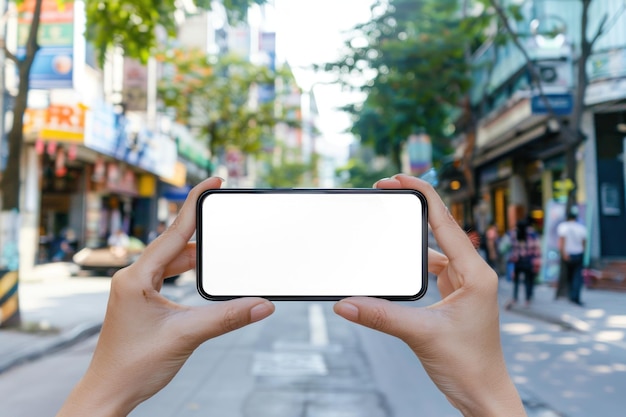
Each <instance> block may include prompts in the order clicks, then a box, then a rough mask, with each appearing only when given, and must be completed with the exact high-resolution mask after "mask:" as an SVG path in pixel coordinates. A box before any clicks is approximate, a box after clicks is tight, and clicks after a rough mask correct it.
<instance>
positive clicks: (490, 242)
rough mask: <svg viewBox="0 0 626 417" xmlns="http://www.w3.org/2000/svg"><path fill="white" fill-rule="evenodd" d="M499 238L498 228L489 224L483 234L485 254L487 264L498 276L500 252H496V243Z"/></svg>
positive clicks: (499, 271)
mask: <svg viewBox="0 0 626 417" xmlns="http://www.w3.org/2000/svg"><path fill="white" fill-rule="evenodd" d="M499 240H500V236H499V233H498V226H496V225H495V224H491V225H490V226H489V227H488V228H487V231H486V232H485V253H486V256H487V263H488V264H489V266H490V267H492V268H493V269H494V270H495V271H496V272H497V273H498V276H499V275H500V273H501V272H502V271H501V268H500V252H499V251H498V242H499Z"/></svg>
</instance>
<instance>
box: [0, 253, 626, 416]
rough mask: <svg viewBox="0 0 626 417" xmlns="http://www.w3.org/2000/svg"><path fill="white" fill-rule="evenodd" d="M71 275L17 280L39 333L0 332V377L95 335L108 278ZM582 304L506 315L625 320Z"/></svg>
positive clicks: (545, 292)
mask: <svg viewBox="0 0 626 417" xmlns="http://www.w3.org/2000/svg"><path fill="white" fill-rule="evenodd" d="M71 272H72V265H70V264H49V265H46V266H42V267H39V268H38V269H37V270H36V271H35V273H34V274H32V275H30V276H23V277H21V282H20V306H21V309H20V310H21V312H22V320H23V322H24V323H25V324H26V325H30V326H32V327H34V328H36V329H37V330H39V331H38V332H29V331H24V330H21V331H17V330H8V329H0V373H2V372H3V371H6V370H7V369H9V368H12V367H14V366H17V365H19V364H21V363H24V362H26V361H30V360H34V359H37V358H40V357H42V356H44V355H46V354H49V353H51V352H55V351H58V350H59V349H63V348H66V347H68V346H71V345H72V344H74V343H76V342H78V341H80V340H82V339H84V338H86V337H89V336H91V335H93V334H96V333H98V331H99V330H100V326H101V321H102V317H103V315H104V312H105V309H106V293H107V292H108V289H109V285H110V279H109V278H106V277H82V278H81V277H73V276H71ZM193 280H194V276H193V273H190V274H188V275H185V276H183V277H181V282H182V283H183V285H166V286H164V288H163V293H164V294H165V295H166V296H167V297H169V298H171V299H175V300H176V299H182V298H184V297H186V296H189V295H191V294H193V293H194V292H195V285H193ZM185 282H187V283H188V284H187V285H185V284H184V283H185ZM433 285H434V283H433ZM520 290H521V288H520ZM511 293H512V286H511V283H509V282H507V281H506V280H505V279H501V280H500V305H501V306H502V308H503V309H504V308H505V305H506V303H507V301H508V300H509V299H510V295H511ZM521 293H522V292H521V291H520V294H521ZM583 301H584V303H585V305H584V306H583V307H580V306H577V305H575V304H572V303H570V302H568V301H567V300H563V299H559V300H555V299H554V288H552V287H550V286H548V285H538V286H537V287H536V290H535V300H534V302H533V303H532V304H531V305H530V306H528V307H525V306H524V303H523V302H522V303H519V304H518V305H516V306H515V307H513V308H512V309H511V310H510V312H511V313H513V314H519V315H523V316H526V317H531V318H533V319H536V320H541V321H545V322H550V323H555V324H558V325H560V326H562V327H563V328H565V329H568V330H571V331H575V332H583V333H584V332H601V331H605V330H606V331H610V330H611V327H610V326H611V323H608V322H607V320H606V318H607V317H609V316H610V317H614V318H615V317H617V318H619V319H625V320H626V302H624V301H626V293H620V292H613V291H605V290H584V291H583ZM525 402H526V405H527V407H529V406H532V404H529V401H528V399H526V401H525ZM536 411H537V412H536V413H534V414H532V413H529V415H530V414H532V415H533V416H555V415H556V414H554V413H552V414H549V413H550V412H549V410H545V409H543V408H542V406H540V405H538V407H537V410H536ZM529 412H530V409H529Z"/></svg>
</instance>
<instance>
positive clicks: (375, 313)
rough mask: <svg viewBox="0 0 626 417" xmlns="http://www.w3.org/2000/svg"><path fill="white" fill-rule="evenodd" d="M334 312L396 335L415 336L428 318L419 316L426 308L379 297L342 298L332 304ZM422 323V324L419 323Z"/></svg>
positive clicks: (400, 336)
mask: <svg viewBox="0 0 626 417" xmlns="http://www.w3.org/2000/svg"><path fill="white" fill-rule="evenodd" d="M334 310H335V313H337V314H338V315H340V316H341V317H343V318H345V319H347V320H350V321H352V322H354V323H358V324H361V325H363V326H365V327H369V328H371V329H374V330H378V331H380V332H383V333H387V334H389V335H391V336H395V337H398V338H400V339H402V340H404V341H408V340H410V339H413V338H415V336H416V335H417V334H418V333H420V329H419V328H420V327H422V328H423V327H424V326H423V323H427V322H428V320H425V318H421V316H423V315H424V314H426V313H427V310H424V309H418V308H413V307H407V306H403V305H400V304H397V303H393V302H391V301H388V300H383V299H380V298H369V297H350V298H344V299H343V300H341V301H339V302H337V304H335V306H334ZM420 323H422V325H420Z"/></svg>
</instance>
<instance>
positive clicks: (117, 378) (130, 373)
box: [58, 178, 274, 416]
mask: <svg viewBox="0 0 626 417" xmlns="http://www.w3.org/2000/svg"><path fill="white" fill-rule="evenodd" d="M221 182H222V180H221V179H220V178H210V179H208V180H206V181H204V182H202V183H200V184H199V185H197V186H196V187H195V188H194V189H193V190H191V192H190V194H189V197H188V198H187V201H186V202H185V204H184V205H183V207H182V209H181V212H180V214H179V215H178V217H177V218H176V221H175V222H174V223H173V224H172V225H171V226H170V227H169V229H167V230H166V231H165V232H164V233H163V234H162V235H161V236H159V237H158V238H157V239H156V240H155V241H154V242H153V243H152V244H150V245H149V246H148V247H147V248H146V249H145V251H144V252H143V254H142V255H141V256H140V257H139V259H138V260H137V261H136V262H135V263H133V264H132V265H130V266H129V267H127V268H124V269H122V270H120V271H119V272H118V273H116V274H115V275H114V276H113V279H112V281H111V292H110V296H109V303H108V306H107V312H106V316H105V319H104V323H103V325H102V331H101V333H100V337H99V340H98V344H97V346H96V350H95V352H94V356H93V359H92V362H91V364H90V365H89V368H88V370H87V372H86V373H85V376H84V377H83V379H82V380H81V381H80V382H79V384H78V385H77V386H76V387H75V388H74V391H72V393H71V394H70V396H69V397H68V399H67V401H66V403H65V404H64V406H63V408H62V409H61V410H60V412H59V414H58V416H87V415H88V416H105V415H106V416H110V415H127V414H128V413H129V412H130V411H131V410H132V409H133V408H135V407H136V406H137V405H138V404H139V403H141V402H142V401H144V400H146V399H148V398H149V397H151V396H152V395H154V394H155V393H157V392H158V391H159V390H161V389H162V388H163V387H164V386H165V385H167V383H168V382H169V381H170V380H171V379H172V378H173V377H174V376H175V375H176V373H177V372H178V371H179V370H180V368H181V367H182V366H183V364H184V363H185V361H186V360H187V359H188V358H189V356H190V355H191V353H192V352H193V351H194V350H195V349H196V348H197V347H198V346H199V345H200V344H202V343H203V342H205V341H206V340H208V339H211V338H214V337H216V336H220V335H222V334H224V333H227V332H230V331H232V330H235V329H238V328H240V327H243V326H245V325H248V324H250V323H254V322H256V321H259V320H261V319H264V318H265V317H267V316H269V315H270V314H272V313H273V311H274V305H273V304H272V303H270V302H269V301H267V300H264V299H262V298H240V299H236V300H231V301H226V302H220V303H214V304H208V305H204V306H201V307H188V306H184V305H180V304H177V303H175V302H173V301H170V300H168V299H167V298H165V297H163V296H162V295H161V294H160V293H159V291H160V289H161V286H162V283H163V279H164V278H166V277H168V276H172V275H177V274H180V273H182V272H185V271H188V270H190V269H192V268H194V267H195V265H196V245H195V243H190V242H189V239H190V238H191V236H192V235H193V233H194V231H195V229H196V211H195V210H196V201H197V199H198V197H199V196H200V193H202V192H203V191H205V190H207V189H211V188H219V187H220V185H221Z"/></svg>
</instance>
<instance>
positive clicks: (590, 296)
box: [498, 278, 626, 333]
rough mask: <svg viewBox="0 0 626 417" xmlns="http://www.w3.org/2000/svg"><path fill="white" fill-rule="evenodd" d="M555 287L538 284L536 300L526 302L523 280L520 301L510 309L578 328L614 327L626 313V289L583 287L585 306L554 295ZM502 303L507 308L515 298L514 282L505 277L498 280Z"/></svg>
mask: <svg viewBox="0 0 626 417" xmlns="http://www.w3.org/2000/svg"><path fill="white" fill-rule="evenodd" d="M555 292H556V289H555V288H553V287H552V286H551V285H548V284H538V285H536V286H535V290H534V297H533V298H534V300H533V301H532V303H531V304H530V306H528V307H526V306H524V286H523V285H522V284H520V288H519V297H520V298H519V301H518V303H517V304H516V305H514V306H513V307H512V308H511V309H510V310H509V311H510V312H512V313H514V314H519V315H523V316H526V317H530V318H533V319H537V320H541V321H544V322H548V323H553V324H557V325H559V326H561V327H563V328H564V329H567V330H572V331H577V332H583V333H586V332H592V331H601V330H605V329H613V330H614V329H615V327H614V326H615V325H616V324H617V321H619V320H620V317H617V316H621V317H622V318H623V317H624V316H626V293H624V292H616V291H610V290H600V289H587V288H583V290H582V295H581V299H582V301H583V304H584V306H582V307H581V306H578V305H576V304H574V303H571V302H570V301H569V300H567V299H565V298H560V299H558V300H555V299H554V294H555ZM498 293H499V303H500V306H501V308H502V309H503V310H504V308H505V305H506V303H507V301H509V300H510V299H511V298H512V294H513V283H512V282H508V281H507V280H506V279H505V278H500V282H499V291H498Z"/></svg>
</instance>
